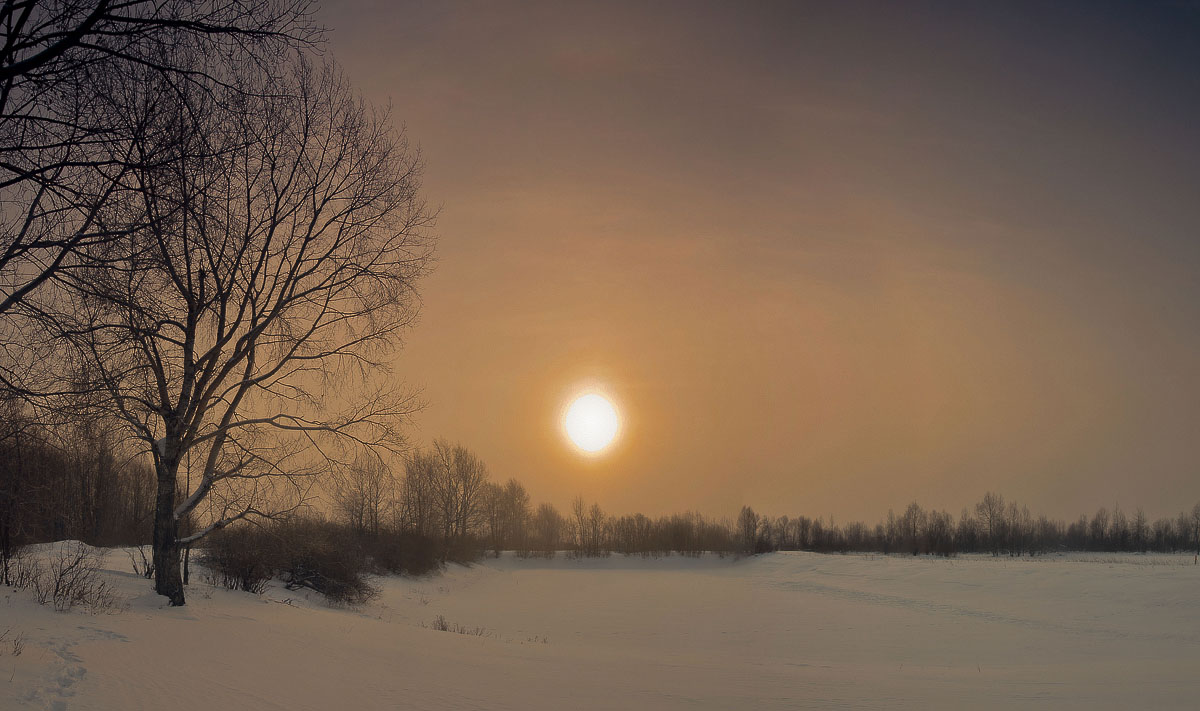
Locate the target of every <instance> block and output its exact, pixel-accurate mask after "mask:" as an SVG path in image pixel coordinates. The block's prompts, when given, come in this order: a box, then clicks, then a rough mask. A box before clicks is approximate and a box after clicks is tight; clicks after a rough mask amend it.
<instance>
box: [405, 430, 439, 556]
mask: <svg viewBox="0 0 1200 711" xmlns="http://www.w3.org/2000/svg"><path fill="white" fill-rule="evenodd" d="M395 514H396V516H397V517H398V521H397V526H396V528H397V529H400V530H407V531H412V532H413V533H415V534H417V535H418V536H422V537H425V538H432V537H433V535H434V532H435V531H436V530H437V527H438V526H437V462H436V461H435V459H434V457H433V455H432V454H431V453H429V452H426V451H423V450H420V449H417V450H413V451H411V452H409V453H408V455H407V456H406V457H405V458H404V481H403V483H402V484H401V486H400V500H399V502H397V507H396V510H395Z"/></svg>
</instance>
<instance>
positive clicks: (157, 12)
mask: <svg viewBox="0 0 1200 711" xmlns="http://www.w3.org/2000/svg"><path fill="white" fill-rule="evenodd" d="M311 11H312V3H311V2H310V1H309V0H91V1H88V0H4V2H3V3H0V198H2V199H3V202H4V204H5V205H6V206H7V209H6V210H4V211H3V212H2V213H0V315H5V314H8V313H9V312H11V311H12V310H13V309H14V308H15V307H16V306H17V305H18V304H20V303H22V302H23V301H24V300H25V299H26V297H27V296H28V295H29V294H30V293H31V292H33V291H34V290H35V289H37V288H38V287H40V286H42V285H43V284H44V283H45V282H46V281H48V280H49V279H51V278H53V276H54V275H55V274H57V273H58V272H59V271H60V270H62V269H66V268H69V267H71V266H72V265H73V263H74V261H75V260H76V259H77V258H78V257H79V254H80V251H81V250H85V249H87V248H88V247H89V246H95V245H96V244H97V243H105V242H108V241H111V240H113V239H116V238H118V237H119V236H120V233H114V232H111V231H108V230H105V229H103V228H101V227H100V226H99V225H98V224H97V217H98V211H99V210H100V209H101V208H102V207H103V206H104V205H105V204H106V202H107V201H108V200H109V199H110V198H112V197H113V195H114V192H115V191H116V190H117V189H118V187H119V185H120V183H121V181H122V180H123V179H124V178H125V177H126V176H127V174H128V171H129V170H130V168H131V167H133V166H132V164H133V163H135V162H136V161H137V160H138V159H137V157H135V156H131V155H127V154H122V153H121V152H120V151H118V150H114V148H115V147H117V146H120V145H123V144H124V143H125V140H124V139H125V134H124V129H125V126H124V125H123V124H122V122H121V121H120V120H119V119H120V116H119V115H116V114H113V113H111V112H106V111H103V110H97V108H98V107H97V103H98V102H102V100H103V95H102V94H101V93H100V92H99V91H98V87H97V85H98V84H100V85H103V84H105V83H113V82H116V83H121V82H128V81H137V80H139V79H140V78H141V77H144V76H145V75H146V74H147V73H151V74H155V75H157V76H158V77H160V78H162V79H165V80H168V81H172V82H177V83H193V84H195V85H197V86H199V87H204V86H205V85H208V84H212V83H217V84H224V85H225V86H226V88H228V86H229V85H228V84H225V78H224V77H223V75H222V74H223V72H222V67H223V66H245V65H254V66H257V67H259V68H260V70H266V69H267V68H268V67H269V66H270V64H271V63H272V62H273V61H274V57H275V56H277V54H278V53H279V52H280V51H282V50H285V49H287V48H294V47H297V46H302V45H311V44H313V43H316V42H319V41H320V39H321V31H320V29H319V28H318V27H316V26H315V24H314V23H313V22H312V12H311ZM181 49H186V50H188V52H185V53H182V54H181V52H180V50H181ZM191 54H201V55H205V56H208V57H212V58H221V59H222V61H218V62H212V63H210V64H209V65H208V66H207V67H198V66H196V65H195V64H194V63H185V64H180V63H177V62H176V61H175V60H176V59H177V58H179V57H181V56H188V55H191ZM143 158H144V156H143ZM9 375H10V376H11V377H8V378H6V379H9V380H20V379H21V378H20V375H21V373H20V372H14V373H10V374H9Z"/></svg>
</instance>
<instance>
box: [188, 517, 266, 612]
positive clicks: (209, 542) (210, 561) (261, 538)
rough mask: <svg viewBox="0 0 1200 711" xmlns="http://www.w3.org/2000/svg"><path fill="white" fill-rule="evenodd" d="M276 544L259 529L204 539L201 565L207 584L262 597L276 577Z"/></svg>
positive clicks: (222, 532) (226, 531)
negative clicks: (206, 573) (205, 570)
mask: <svg viewBox="0 0 1200 711" xmlns="http://www.w3.org/2000/svg"><path fill="white" fill-rule="evenodd" d="M273 547H274V546H273V541H271V539H270V537H269V536H268V535H267V533H266V532H264V531H263V530H262V529H260V528H258V527H257V526H250V525H243V526H234V527H230V528H225V529H222V530H220V531H217V532H216V533H213V534H211V535H210V536H208V537H207V538H206V539H205V545H204V549H203V552H202V553H201V555H200V563H201V565H203V566H204V567H206V568H208V571H209V575H208V581H209V582H211V583H212V584H214V585H221V586H224V587H226V588H229V589H230V590H242V591H244V592H248V593H254V594H256V595H257V594H259V593H261V592H263V591H264V590H266V588H267V583H269V582H270V581H271V578H272V577H273V576H274V574H275V570H274V568H275V566H274V563H273V559H274V558H275V555H274V554H273V551H272V548H273Z"/></svg>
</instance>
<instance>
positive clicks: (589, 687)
mask: <svg viewBox="0 0 1200 711" xmlns="http://www.w3.org/2000/svg"><path fill="white" fill-rule="evenodd" d="M1191 563H1192V557H1191V556H1186V557H1184V556H1134V555H1090V556H1089V555H1072V556H1061V557H1059V556H1052V557H1047V558H1039V559H1032V560H1031V559H1019V560H1014V559H1010V558H999V559H992V558H989V557H974V556H970V557H965V558H958V559H952V560H935V559H925V558H905V557H884V556H838V555H832V556H826V555H816V554H805V553H777V554H772V555H766V556H760V557H757V558H753V559H748V560H738V561H734V560H730V559H718V558H716V557H707V558H702V559H686V558H679V557H674V558H666V559H659V560H653V559H651V560H643V559H641V558H624V557H620V556H614V557H611V558H606V559H598V560H582V561H576V560H567V559H564V558H561V557H560V558H557V559H554V560H550V561H545V560H518V559H516V558H512V557H507V556H506V557H502V558H500V559H498V560H488V561H486V562H484V563H481V564H479V565H475V566H471V567H469V568H465V567H459V566H453V567H451V568H450V569H449V570H448V571H446V572H445V573H444V574H442V575H437V576H433V577H429V578H423V579H419V580H415V579H407V578H387V579H381V580H378V581H377V583H378V584H379V585H380V586H381V588H382V590H383V592H382V595H381V596H380V598H379V600H378V601H376V602H374V603H372V604H371V605H368V606H366V607H363V608H361V609H358V610H348V609H332V608H329V607H326V606H325V605H324V604H322V603H321V602H320V599H319V598H318V597H316V596H312V598H311V599H307V598H305V596H304V595H302V594H297V593H294V592H290V591H287V590H286V589H283V588H282V587H278V586H277V587H274V588H272V589H270V590H269V591H268V592H267V593H266V594H265V595H262V596H255V595H251V594H248V593H239V592H231V591H228V590H223V589H215V588H212V587H211V586H208V585H204V584H195V583H194V584H193V585H192V586H191V588H190V593H189V594H190V597H189V604H188V606H187V607H185V608H182V609H171V608H166V607H164V606H163V601H162V598H159V597H158V596H156V595H154V594H153V593H152V592H150V591H149V584H148V582H147V581H146V580H144V579H141V578H138V577H136V576H134V575H133V574H132V573H130V572H128V571H129V565H128V558H127V557H126V556H125V554H124V553H122V552H120V551H114V552H112V553H111V554H110V555H109V556H108V560H107V564H106V567H107V568H108V570H109V572H108V573H107V574H108V576H109V577H110V579H111V580H112V581H113V582H114V583H115V585H116V586H117V588H118V590H119V592H120V594H121V595H122V596H124V597H125V598H126V600H127V605H126V609H125V610H124V611H122V612H118V613H115V614H98V615H97V614H89V613H87V612H80V611H73V612H69V613H56V612H54V611H53V610H52V609H51V608H49V607H39V606H37V605H36V604H34V603H33V602H32V599H31V596H30V595H29V594H28V593H24V592H20V593H18V592H12V591H9V590H7V589H5V590H3V600H0V632H4V631H5V630H11V631H12V633H21V634H24V635H25V639H26V642H25V647H24V650H23V653H22V654H21V655H20V656H18V657H13V656H12V655H11V653H10V650H9V649H8V648H7V646H6V644H2V643H0V709H5V710H6V711H7V710H8V709H23V708H51V709H72V710H74V709H114V710H115V709H121V710H134V709H175V710H178V711H189V710H192V709H196V710H201V709H203V710H204V711H211V710H212V709H281V710H282V709H287V710H288V711H295V710H297V709H320V710H321V711H329V710H330V709H343V708H344V709H644V708H645V709H664V708H670V709H675V708H687V709H768V708H776V709H785V708H786V709H793V708H878V709H883V708H886V709H897V708H914V709H924V708H956V709H967V708H971V709H980V708H1048V709H1050V708H1053V709H1059V708H1081V709H1083V708H1086V709H1099V708H1106V709H1133V708H1156V709H1165V708H1181V709H1182V708H1187V709H1194V708H1200V567H1197V566H1194V565H1192V564H1191ZM438 616H442V617H443V618H444V619H445V620H446V621H447V622H448V623H449V624H450V625H451V626H460V627H461V628H464V629H465V630H467V631H475V632H479V634H454V633H452V632H443V631H437V630H435V629H432V628H431V625H432V623H433V621H434V620H435V619H436V618H437V617H438Z"/></svg>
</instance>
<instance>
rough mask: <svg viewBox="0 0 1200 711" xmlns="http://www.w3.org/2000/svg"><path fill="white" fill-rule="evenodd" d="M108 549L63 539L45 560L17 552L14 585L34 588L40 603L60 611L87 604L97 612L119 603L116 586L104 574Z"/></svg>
mask: <svg viewBox="0 0 1200 711" xmlns="http://www.w3.org/2000/svg"><path fill="white" fill-rule="evenodd" d="M105 556H106V552H105V551H103V550H100V549H98V548H92V547H91V546H89V545H87V544H85V543H80V542H79V541H63V542H62V543H61V544H59V546H58V548H57V549H55V550H54V551H53V552H52V553H50V555H49V557H48V558H47V559H46V560H45V561H44V562H43V561H42V560H39V559H38V558H35V557H33V556H30V555H27V554H25V553H24V552H22V553H21V554H20V555H19V556H14V558H13V559H14V561H15V562H16V564H17V565H16V576H15V581H14V587H16V588H17V589H19V590H25V589H32V590H33V594H34V598H35V599H36V600H37V602H38V604H39V605H46V604H52V605H54V609H55V610H57V611H59V612H66V611H67V610H70V609H71V608H73V607H75V606H76V605H83V606H85V607H87V608H89V609H91V610H92V611H93V612H109V611H112V610H114V609H117V608H118V607H119V603H118V600H117V597H116V595H115V594H114V593H113V590H112V587H111V586H110V585H109V584H108V583H107V582H106V581H104V580H103V579H101V577H100V568H101V566H102V565H104V558H105Z"/></svg>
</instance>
